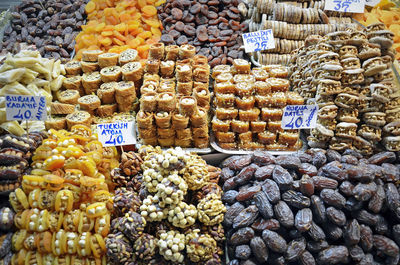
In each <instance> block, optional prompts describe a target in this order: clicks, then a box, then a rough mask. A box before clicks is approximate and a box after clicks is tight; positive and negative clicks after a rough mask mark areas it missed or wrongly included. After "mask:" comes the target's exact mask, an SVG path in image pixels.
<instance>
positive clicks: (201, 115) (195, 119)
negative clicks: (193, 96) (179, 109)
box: [190, 108, 208, 127]
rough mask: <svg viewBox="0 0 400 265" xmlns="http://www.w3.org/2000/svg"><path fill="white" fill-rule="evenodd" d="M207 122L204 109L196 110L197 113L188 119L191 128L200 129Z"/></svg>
mask: <svg viewBox="0 0 400 265" xmlns="http://www.w3.org/2000/svg"><path fill="white" fill-rule="evenodd" d="M207 121H208V115H207V110H206V109H205V108H198V111H197V112H195V113H194V114H193V115H192V116H191V117H190V123H191V125H192V127H201V126H203V125H205V124H207Z"/></svg>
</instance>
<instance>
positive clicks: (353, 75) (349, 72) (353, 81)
mask: <svg viewBox="0 0 400 265" xmlns="http://www.w3.org/2000/svg"><path fill="white" fill-rule="evenodd" d="M363 82H364V70H363V69H361V68H359V69H345V70H343V72H342V84H348V85H357V84H362V83H363Z"/></svg>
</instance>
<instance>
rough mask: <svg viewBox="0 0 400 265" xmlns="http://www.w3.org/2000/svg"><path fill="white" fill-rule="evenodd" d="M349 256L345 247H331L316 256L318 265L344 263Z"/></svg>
mask: <svg viewBox="0 0 400 265" xmlns="http://www.w3.org/2000/svg"><path fill="white" fill-rule="evenodd" d="M348 256H349V250H348V249H347V248H346V247H345V246H332V247H329V248H327V249H324V250H322V251H321V252H320V253H319V255H318V263H319V264H337V263H341V262H344V261H345V260H346V259H347V257H348Z"/></svg>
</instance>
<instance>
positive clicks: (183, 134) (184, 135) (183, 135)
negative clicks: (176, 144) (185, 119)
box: [175, 128, 192, 139]
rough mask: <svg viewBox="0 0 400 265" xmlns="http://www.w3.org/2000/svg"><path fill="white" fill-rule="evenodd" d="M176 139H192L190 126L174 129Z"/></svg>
mask: <svg viewBox="0 0 400 265" xmlns="http://www.w3.org/2000/svg"><path fill="white" fill-rule="evenodd" d="M175 137H176V139H192V130H191V129H190V128H186V129H179V130H175Z"/></svg>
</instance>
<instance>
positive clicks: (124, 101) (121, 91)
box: [115, 81, 136, 112]
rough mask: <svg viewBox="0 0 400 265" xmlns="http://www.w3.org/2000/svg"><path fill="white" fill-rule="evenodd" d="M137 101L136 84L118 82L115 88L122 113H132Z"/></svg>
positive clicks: (116, 99)
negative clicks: (134, 103) (133, 105)
mask: <svg viewBox="0 0 400 265" xmlns="http://www.w3.org/2000/svg"><path fill="white" fill-rule="evenodd" d="M135 100H136V89H135V84H134V83H133V82H132V81H121V82H118V83H117V85H116V87H115V101H116V102H117V103H118V109H119V110H120V111H122V112H126V111H130V110H131V108H132V104H133V102H134V101H135Z"/></svg>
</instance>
